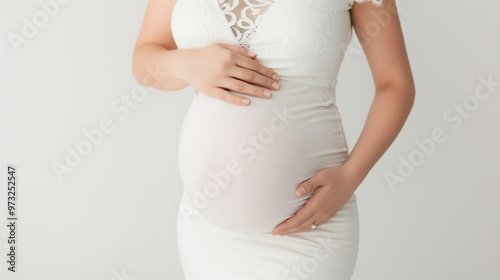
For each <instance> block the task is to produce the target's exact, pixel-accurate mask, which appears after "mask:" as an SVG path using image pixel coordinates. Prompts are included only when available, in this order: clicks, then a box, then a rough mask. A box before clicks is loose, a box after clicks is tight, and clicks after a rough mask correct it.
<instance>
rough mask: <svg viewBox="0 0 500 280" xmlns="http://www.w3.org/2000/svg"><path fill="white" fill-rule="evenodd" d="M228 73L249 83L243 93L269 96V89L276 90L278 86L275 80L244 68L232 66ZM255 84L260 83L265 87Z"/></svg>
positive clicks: (262, 96)
mask: <svg viewBox="0 0 500 280" xmlns="http://www.w3.org/2000/svg"><path fill="white" fill-rule="evenodd" d="M229 75H231V76H232V77H234V78H237V79H239V80H242V81H245V82H247V83H250V87H247V88H246V90H247V91H245V92H243V93H246V94H250V95H254V96H258V97H261V98H269V97H270V96H271V90H278V88H279V84H278V82H277V81H275V80H273V79H269V78H268V77H266V76H263V75H261V74H260V73H257V72H254V71H251V70H248V69H245V68H239V67H235V68H232V69H231V71H230V73H229ZM256 85H261V86H264V87H267V88H263V87H259V86H256ZM270 89H271V90H270ZM266 92H267V93H268V95H266Z"/></svg>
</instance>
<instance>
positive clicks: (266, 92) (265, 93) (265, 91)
mask: <svg viewBox="0 0 500 280" xmlns="http://www.w3.org/2000/svg"><path fill="white" fill-rule="evenodd" d="M264 95H265V96H267V97H271V91H270V90H268V89H265V90H264Z"/></svg>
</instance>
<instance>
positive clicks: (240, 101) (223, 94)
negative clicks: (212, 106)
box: [209, 88, 250, 106]
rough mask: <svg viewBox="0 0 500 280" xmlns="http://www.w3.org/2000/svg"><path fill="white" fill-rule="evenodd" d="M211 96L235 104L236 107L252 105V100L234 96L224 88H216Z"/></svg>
mask: <svg viewBox="0 0 500 280" xmlns="http://www.w3.org/2000/svg"><path fill="white" fill-rule="evenodd" d="M209 94H210V96H212V97H215V98H219V99H220V100H223V101H226V102H229V103H232V104H235V105H242V106H246V105H248V104H250V100H249V99H248V98H245V97H243V96H238V95H235V94H232V93H230V92H228V91H227V90H224V89H222V88H214V89H213V90H212V91H211V92H210V93H209ZM245 100H246V101H245Z"/></svg>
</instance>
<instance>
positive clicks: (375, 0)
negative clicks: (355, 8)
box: [351, 0, 383, 7]
mask: <svg viewBox="0 0 500 280" xmlns="http://www.w3.org/2000/svg"><path fill="white" fill-rule="evenodd" d="M351 1H352V3H351V6H352V4H354V2H358V3H366V2H372V3H373V4H374V5H375V6H377V7H382V6H383V5H382V1H383V0H351Z"/></svg>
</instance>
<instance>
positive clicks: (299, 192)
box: [295, 187, 306, 196]
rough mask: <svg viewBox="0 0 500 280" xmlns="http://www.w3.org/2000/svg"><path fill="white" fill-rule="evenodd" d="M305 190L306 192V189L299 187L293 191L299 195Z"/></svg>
mask: <svg viewBox="0 0 500 280" xmlns="http://www.w3.org/2000/svg"><path fill="white" fill-rule="evenodd" d="M305 192H306V190H305V189H304V187H300V188H299V189H297V190H296V191H295V194H296V195H297V196H301V195H302V194H303V193H305Z"/></svg>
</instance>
